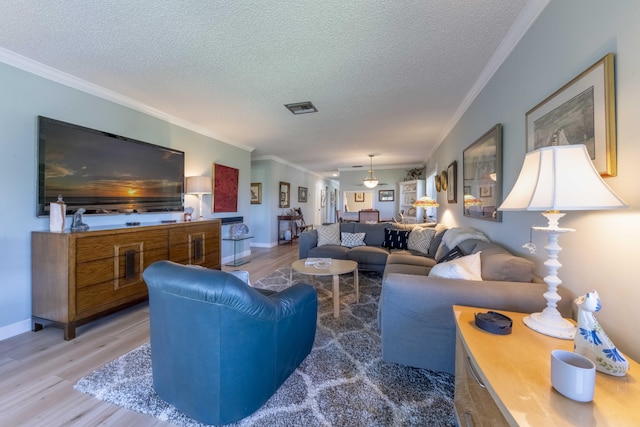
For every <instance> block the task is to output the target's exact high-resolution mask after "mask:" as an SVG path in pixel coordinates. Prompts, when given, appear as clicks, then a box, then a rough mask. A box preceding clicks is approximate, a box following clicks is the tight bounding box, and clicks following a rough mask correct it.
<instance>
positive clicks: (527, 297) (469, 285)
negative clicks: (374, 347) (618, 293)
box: [379, 273, 573, 373]
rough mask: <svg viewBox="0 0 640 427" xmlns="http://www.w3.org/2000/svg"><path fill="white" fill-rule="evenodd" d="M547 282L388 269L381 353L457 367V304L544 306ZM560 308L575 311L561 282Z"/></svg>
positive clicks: (422, 364) (518, 308)
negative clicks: (475, 278)
mask: <svg viewBox="0 0 640 427" xmlns="http://www.w3.org/2000/svg"><path fill="white" fill-rule="evenodd" d="M546 290H547V285H546V284H545V283H535V282H531V283H525V282H501V281H471V280H457V279H443V278H437V277H429V276H415V275H410V274H400V273H389V274H386V275H385V276H384V279H383V283H382V295H381V296H380V306H379V310H380V311H379V324H380V330H381V336H382V357H383V359H384V360H386V361H389V362H395V363H401V364H403V365H409V366H415V367H419V368H426V369H431V370H435V371H445V372H449V373H454V371H455V363H454V362H455V321H454V318H453V311H452V308H451V307H452V306H453V305H466V306H472V307H483V308H487V309H495V310H507V311H515V312H523V313H533V312H539V311H542V310H543V309H544V308H545V307H546V300H545V299H544V297H543V293H544V292H546ZM558 293H559V294H560V296H561V297H562V300H561V301H560V302H559V303H558V310H559V311H560V313H561V314H562V315H563V316H564V317H571V308H572V303H573V296H572V295H571V294H570V293H569V292H568V291H567V290H566V289H565V288H563V287H559V288H558Z"/></svg>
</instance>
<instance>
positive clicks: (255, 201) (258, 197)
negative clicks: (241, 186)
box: [251, 182, 262, 205]
mask: <svg viewBox="0 0 640 427" xmlns="http://www.w3.org/2000/svg"><path fill="white" fill-rule="evenodd" d="M251 204H252V205H261V204H262V183H261V182H252V183H251Z"/></svg>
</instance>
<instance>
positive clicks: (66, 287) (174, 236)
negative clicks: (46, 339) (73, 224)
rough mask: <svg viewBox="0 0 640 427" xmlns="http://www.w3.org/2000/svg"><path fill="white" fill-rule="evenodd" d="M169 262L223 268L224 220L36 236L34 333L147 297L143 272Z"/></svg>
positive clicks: (67, 332)
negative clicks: (47, 326) (222, 240)
mask: <svg viewBox="0 0 640 427" xmlns="http://www.w3.org/2000/svg"><path fill="white" fill-rule="evenodd" d="M166 259H168V260H170V261H174V262H178V263H181V264H196V265H201V266H204V267H208V268H215V269H218V270H219V269H220V263H221V256H220V220H219V219H214V220H207V221H194V222H177V223H169V224H160V223H158V224H157V225H143V226H135V227H127V228H107V227H104V228H96V229H91V230H89V231H84V232H78V233H70V232H63V233H51V232H45V231H42V232H40V231H34V232H33V233H31V280H32V284H31V288H32V309H31V311H32V316H33V330H34V331H38V330H40V329H42V327H43V325H44V324H45V323H52V324H54V325H56V326H59V327H62V328H63V329H64V339H65V340H70V339H73V338H75V336H76V327H77V326H79V325H81V324H83V323H86V322H89V321H91V320H95V319H97V318H99V317H102V316H106V315H107V314H110V313H113V312H114V311H117V310H120V309H122V308H125V307H128V306H131V305H133V304H136V303H139V302H141V301H144V300H145V299H147V286H146V284H145V283H144V281H143V280H142V272H143V271H144V269H145V268H146V267H147V266H149V265H150V264H151V263H153V262H155V261H159V260H166Z"/></svg>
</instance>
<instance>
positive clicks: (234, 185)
mask: <svg viewBox="0 0 640 427" xmlns="http://www.w3.org/2000/svg"><path fill="white" fill-rule="evenodd" d="M212 169H213V173H212V176H213V206H212V212H214V213H215V212H238V169H236V168H232V167H229V166H225V165H220V164H217V163H214V164H213V166H212Z"/></svg>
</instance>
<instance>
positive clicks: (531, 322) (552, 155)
mask: <svg viewBox="0 0 640 427" xmlns="http://www.w3.org/2000/svg"><path fill="white" fill-rule="evenodd" d="M626 207H627V205H626V204H625V203H624V202H623V201H622V199H620V197H618V196H617V195H616V194H615V193H614V192H613V191H612V190H611V189H610V188H609V186H608V185H607V184H606V183H605V182H604V181H603V180H602V178H601V177H600V174H599V173H598V172H597V171H596V169H595V167H594V166H593V163H592V162H591V158H590V156H589V153H588V152H587V148H586V146H585V145H584V144H576V145H561V146H551V147H544V148H540V149H537V150H534V151H531V152H529V153H527V155H526V156H525V158H524V163H523V165H522V170H521V171H520V175H519V176H518V179H517V180H516V183H515V185H514V186H513V189H512V190H511V192H510V193H509V195H508V196H507V198H506V199H505V201H504V203H502V205H501V206H500V207H499V208H498V209H499V210H501V211H543V212H542V215H543V216H544V217H546V218H547V220H548V225H547V227H533V230H535V231H540V232H543V233H547V236H548V240H549V242H548V244H547V245H546V246H545V249H546V250H547V253H548V255H549V259H548V260H547V261H546V262H545V263H544V265H545V266H547V272H548V274H547V276H546V277H545V278H544V281H545V283H546V284H547V287H548V289H547V292H545V293H544V297H545V299H546V300H547V307H546V308H545V309H544V310H543V311H542V312H541V313H533V314H531V315H529V316H527V317H525V318H524V323H525V324H526V325H527V326H528V327H529V328H531V329H533V330H535V331H537V332H540V333H542V334H545V335H549V336H552V337H556V338H562V339H573V337H574V335H575V327H574V326H573V324H572V323H571V322H569V321H568V320H566V319H563V318H562V316H561V315H560V312H559V311H558V309H557V308H556V307H557V303H558V301H560V299H561V297H560V295H558V292H557V289H558V285H560V283H562V281H561V280H560V278H559V277H558V270H559V269H560V267H562V264H560V262H558V254H559V253H560V251H562V248H561V247H560V245H559V244H558V237H559V236H560V234H562V233H566V232H572V231H575V230H574V229H571V228H561V227H559V226H558V222H559V220H560V218H562V217H563V216H564V215H565V214H564V213H562V212H560V211H572V210H603V209H620V208H626Z"/></svg>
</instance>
